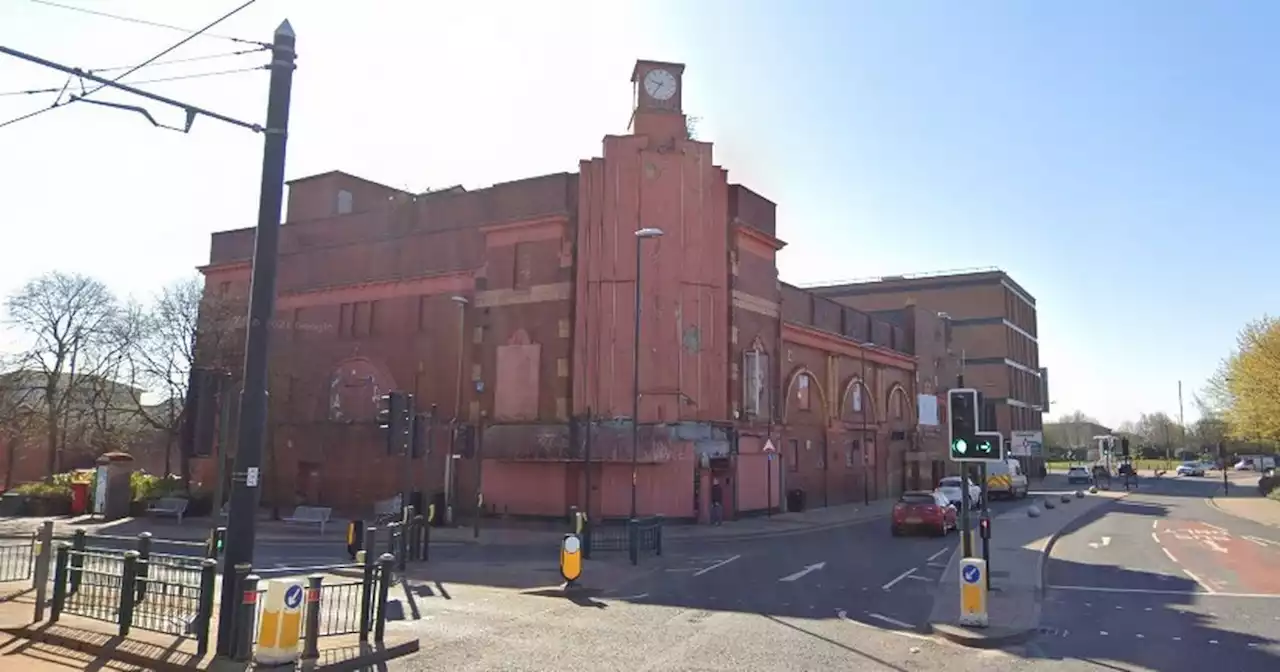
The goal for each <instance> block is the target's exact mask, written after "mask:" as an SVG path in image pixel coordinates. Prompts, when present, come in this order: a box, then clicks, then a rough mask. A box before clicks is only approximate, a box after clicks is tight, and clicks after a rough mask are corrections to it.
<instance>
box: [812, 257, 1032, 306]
mask: <svg viewBox="0 0 1280 672" xmlns="http://www.w3.org/2000/svg"><path fill="white" fill-rule="evenodd" d="M983 279H989V280H992V281H1002V282H1007V283H1009V285H1010V286H1011V287H1013V289H1014V290H1015V291H1017V292H1018V293H1020V294H1022V295H1023V296H1025V297H1026V298H1027V299H1029V300H1030V301H1031V303H1032V304H1034V303H1035V301H1036V298H1035V297H1034V296H1032V295H1031V292H1028V291H1027V290H1026V289H1025V288H1024V287H1023V286H1022V285H1020V284H1018V283H1017V281H1016V280H1014V279H1013V278H1011V277H1009V274H1008V273H1006V272H1005V271H1003V270H1001V269H1000V268H998V267H995V266H984V267H978V268H965V269H956V270H946V271H924V272H919V273H904V274H901V275H884V276H878V277H870V278H857V279H853V280H839V281H836V282H814V283H805V284H804V285H800V286H799V287H800V288H801V289H806V290H809V291H812V292H814V293H816V294H818V295H819V296H831V295H839V294H840V293H841V292H842V291H849V290H861V292H860V293H867V294H871V293H878V292H894V291H899V290H906V289H911V288H912V287H916V286H919V285H926V284H937V283H941V284H946V283H947V282H948V281H963V280H971V281H972V280H983ZM879 283H884V284H883V285H881V286H880V287H876V285H878V284H879Z"/></svg>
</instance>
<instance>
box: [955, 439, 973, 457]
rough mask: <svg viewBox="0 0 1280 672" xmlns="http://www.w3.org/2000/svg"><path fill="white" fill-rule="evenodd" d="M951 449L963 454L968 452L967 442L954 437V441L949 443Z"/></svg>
mask: <svg viewBox="0 0 1280 672" xmlns="http://www.w3.org/2000/svg"><path fill="white" fill-rule="evenodd" d="M951 449H952V450H954V451H955V452H957V453H959V454H961V455H964V454H965V453H967V452H969V444H967V443H965V441H964V439H956V441H955V443H953V444H951Z"/></svg>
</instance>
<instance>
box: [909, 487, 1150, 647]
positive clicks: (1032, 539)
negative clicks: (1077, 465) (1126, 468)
mask: <svg viewBox="0 0 1280 672" xmlns="http://www.w3.org/2000/svg"><path fill="white" fill-rule="evenodd" d="M1080 492H1084V491H1080ZM1129 494H1130V492H1129V491H1127V490H1120V491H1106V490H1099V491H1097V492H1096V493H1093V494H1085V495H1084V496H1083V497H1076V496H1074V493H1073V492H1064V493H1060V494H1059V493H1054V494H1049V495H1046V496H1043V497H1037V498H1036V499H1035V502H1034V503H1035V505H1036V508H1037V509H1039V515H1037V516H1035V517H1032V516H1030V515H1028V512H1027V511H1025V510H1023V511H1012V512H1008V513H1005V514H1003V515H1001V516H999V517H997V518H996V519H995V520H993V521H992V524H991V528H992V531H993V532H992V537H991V540H990V563H989V566H988V572H989V573H990V574H991V591H990V592H989V593H988V595H987V612H988V621H989V622H988V625H987V627H984V628H969V627H964V626H961V625H959V623H958V621H959V617H960V561H961V559H962V557H963V555H964V554H963V553H962V552H961V549H959V548H957V549H956V550H955V552H953V553H952V554H951V556H950V558H949V559H948V562H947V564H946V569H945V570H943V573H942V577H941V579H940V580H939V581H938V585H937V592H936V594H935V596H934V601H933V607H932V609H931V612H930V615H929V625H930V629H931V630H932V631H933V632H934V633H937V634H938V635H941V636H943V637H945V638H947V639H948V640H951V641H954V642H956V643H960V644H964V645H966V646H974V647H979V648H997V647H1000V646H1004V645H1008V644H1014V643H1019V642H1022V641H1026V640H1027V639H1030V638H1031V637H1032V636H1034V635H1035V634H1036V629H1037V628H1038V627H1039V625H1040V619H1041V611H1042V604H1041V603H1042V598H1043V595H1044V578H1045V565H1046V562H1047V558H1048V555H1047V554H1048V552H1049V549H1050V548H1051V547H1052V546H1053V544H1054V541H1055V540H1056V538H1057V536H1058V534H1059V533H1061V532H1062V531H1063V530H1064V529H1066V528H1067V527H1068V526H1069V525H1071V524H1072V523H1073V522H1074V521H1076V520H1077V519H1080V518H1081V517H1083V516H1086V515H1088V514H1089V513H1091V512H1093V511H1095V510H1096V509H1098V508H1099V507H1102V506H1106V505H1108V504H1110V503H1111V502H1113V501H1115V500H1118V499H1122V498H1124V497H1127V496H1129ZM997 530H998V532H996V531H997ZM976 552H977V548H976V547H975V553H976Z"/></svg>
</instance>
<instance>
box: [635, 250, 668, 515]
mask: <svg viewBox="0 0 1280 672" xmlns="http://www.w3.org/2000/svg"><path fill="white" fill-rule="evenodd" d="M661 235H662V229H655V228H651V227H647V228H643V229H640V230H639V231H636V300H635V303H636V320H635V322H636V324H635V342H634V352H633V353H632V359H631V517H632V518H635V517H636V469H637V465H638V464H639V457H640V261H641V259H640V252H641V247H642V246H643V245H644V240H645V239H646V238H657V237H659V236H661Z"/></svg>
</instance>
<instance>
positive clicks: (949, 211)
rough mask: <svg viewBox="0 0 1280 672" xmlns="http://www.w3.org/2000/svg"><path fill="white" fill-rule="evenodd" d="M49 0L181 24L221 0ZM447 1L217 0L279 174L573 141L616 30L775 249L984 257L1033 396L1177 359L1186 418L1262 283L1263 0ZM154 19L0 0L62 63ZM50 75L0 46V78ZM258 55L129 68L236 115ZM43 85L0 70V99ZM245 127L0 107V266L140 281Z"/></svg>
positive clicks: (626, 100)
mask: <svg viewBox="0 0 1280 672" xmlns="http://www.w3.org/2000/svg"><path fill="white" fill-rule="evenodd" d="M58 2H60V3H61V4H67V5H72V6H78V7H85V8H91V9H97V10H101V11H108V12H111V13H115V14H121V15H126V16H132V17H139V18H145V19H148V20H151V21H159V22H164V23H171V24H175V25H179V26H191V27H196V26H199V25H202V24H203V23H206V22H207V21H208V20H210V19H212V18H214V17H216V16H218V15H219V14H221V13H223V12H225V11H226V10H228V9H230V8H231V7H233V6H234V5H236V4H239V3H238V2H231V1H230V0H191V1H189V2H183V3H173V2H166V1H164V0H109V1H108V0H58ZM448 4H454V5H459V4H460V5H465V6H464V7H449V6H447V4H446V3H443V2H421V3H358V4H345V7H346V8H345V9H343V8H342V6H340V4H339V3H330V2H303V1H302V0H260V1H259V2H257V3H256V4H255V5H254V6H252V7H251V8H249V9H247V10H245V11H244V12H243V13H242V14H240V15H238V16H236V17H235V18H233V19H232V20H230V21H228V22H227V23H226V24H225V25H223V26H220V27H219V31H220V32H221V33H222V34H231V35H236V36H248V37H254V38H258V39H268V36H269V35H270V32H271V30H272V29H273V28H274V27H275V25H276V24H278V23H279V21H280V20H281V19H282V18H285V17H288V18H289V19H290V20H291V21H292V23H293V25H294V27H295V29H296V30H297V32H298V35H299V49H300V52H301V60H300V63H299V70H298V76H297V80H296V84H295V87H296V88H295V97H294V105H295V107H294V117H293V128H292V135H291V142H290V148H289V151H290V156H289V169H288V174H289V176H290V177H299V176H303V175H307V174H313V173H316V172H321V171H324V170H329V169H334V168H340V169H345V170H348V171H351V172H354V173H356V174H359V175H362V176H365V177H368V178H370V179H374V180H378V181H381V182H385V183H387V184H391V185H395V186H400V187H405V188H410V189H416V190H420V189H424V188H426V187H432V186H434V187H440V186H448V185H451V184H457V183H462V184H465V185H467V186H484V185H486V184H491V183H493V182H498V181H503V180H508V179H515V178H519V177H525V176H529V175H534V174H539V173H546V172H553V171H561V170H573V169H574V168H575V167H576V164H577V161H578V159H580V158H584V157H589V156H592V155H595V154H598V152H599V148H600V138H601V136H603V135H605V134H608V133H622V132H625V128H626V121H627V117H628V113H629V104H630V83H629V81H628V78H629V75H630V70H631V65H632V63H633V62H634V60H635V59H636V58H651V59H659V60H674V61H681V62H684V63H686V64H687V68H688V69H687V71H686V94H685V107H686V109H687V111H688V112H689V113H691V114H693V115H697V116H699V117H701V121H700V123H699V134H700V136H701V137H702V138H703V139H706V140H710V141H713V142H715V143H716V155H717V160H718V161H719V162H720V163H721V164H722V165H724V166H725V167H726V168H728V169H729V171H730V177H731V179H733V180H735V181H740V182H743V183H745V184H748V185H749V186H751V187H752V188H753V189H755V190H756V191H758V192H760V193H762V194H764V195H765V196H767V197H769V198H770V199H772V200H774V201H776V202H777V203H778V204H779V235H780V236H781V237H782V238H783V239H784V240H786V241H787V242H788V243H789V245H788V248H787V249H786V251H785V252H784V253H783V255H782V256H781V261H780V265H781V268H782V274H783V277H784V279H786V280H788V281H791V282H798V283H809V282H819V281H829V280H839V279H848V278H859V277H867V276H875V275H883V274H892V273H904V272H915V271H926V270H939V269H960V268H969V267H978V266H999V267H1001V268H1003V269H1004V270H1006V271H1007V272H1008V273H1010V275H1012V276H1013V277H1014V278H1015V279H1016V280H1017V281H1018V282H1019V283H1020V284H1022V285H1023V286H1024V287H1025V288H1027V290H1028V291H1030V292H1031V293H1032V294H1033V295H1034V296H1035V297H1036V299H1037V301H1038V304H1039V320H1040V324H1039V327H1040V335H1041V362H1042V364H1044V365H1045V366H1048V367H1050V369H1051V372H1052V373H1051V384H1052V390H1051V398H1052V400H1053V401H1055V402H1056V403H1055V405H1054V407H1053V411H1052V415H1054V416H1056V415H1059V414H1061V413H1064V412H1069V411H1071V410H1075V409H1080V410H1083V411H1085V412H1086V413H1089V414H1091V415H1094V416H1096V417H1098V418H1100V419H1101V420H1103V421H1104V422H1108V423H1113V424H1114V423H1119V422H1120V421H1122V420H1125V419H1129V418H1134V417H1136V416H1137V414H1138V413H1140V412H1143V411H1147V412H1150V411H1155V410H1164V411H1166V412H1169V413H1170V414H1171V415H1175V417H1176V413H1177V411H1178V402H1177V383H1178V381H1179V380H1182V381H1184V384H1185V386H1186V388H1187V395H1186V396H1187V404H1186V411H1187V414H1188V419H1191V418H1193V417H1194V416H1195V413H1194V409H1193V405H1192V404H1191V403H1190V392H1191V391H1192V390H1194V389H1196V388H1198V387H1199V386H1200V385H1201V384H1202V382H1203V380H1204V379H1205V378H1206V377H1207V376H1208V375H1209V374H1210V373H1211V372H1212V370H1213V369H1214V367H1215V366H1216V364H1217V362H1218V361H1219V360H1220V358H1221V357H1222V356H1223V355H1225V354H1226V353H1227V352H1228V351H1229V350H1230V348H1231V347H1232V345H1233V342H1234V336H1235V333H1236V331H1237V330H1238V328H1239V327H1240V326H1241V325H1242V324H1243V323H1244V322H1246V321H1247V320H1249V319H1252V318H1254V317H1257V316H1260V315H1261V314H1263V313H1266V312H1272V313H1275V312H1277V307H1276V298H1275V297H1276V296H1277V294H1276V292H1275V291H1274V290H1272V291H1268V290H1269V289H1270V288H1271V287H1274V286H1275V285H1276V282H1277V279H1278V278H1277V276H1278V275H1280V273H1278V272H1277V271H1276V270H1274V269H1275V266H1274V265H1272V264H1270V263H1268V262H1271V261H1272V259H1273V256H1268V257H1265V258H1264V255H1265V254H1268V253H1271V254H1272V255H1273V254H1274V252H1273V251H1274V250H1275V249H1276V245H1277V242H1280V241H1277V236H1280V233H1273V231H1276V230H1277V227H1276V226H1275V223H1276V220H1277V215H1280V189H1277V188H1275V186H1274V185H1275V184H1276V182H1277V175H1280V158H1277V157H1280V130H1278V129H1280V126H1278V125H1277V124H1276V123H1275V119H1276V116H1277V110H1280V87H1277V85H1276V77H1275V73H1276V72H1278V71H1280V42H1277V41H1276V40H1275V39H1274V37H1273V34H1269V33H1268V30H1269V28H1268V27H1274V26H1275V25H1277V20H1280V4H1274V3H1264V2H1214V3H1205V2H1176V1H1165V2H1154V1H1149V2H1139V1H1128V2H1124V3H1116V2H1101V1H1096V0H1090V1H1084V0H1073V1H1071V2H1065V1H1064V2H1012V1H1009V2H964V3H954V2H898V1H893V0H883V1H880V2H860V1H852V0H848V1H845V2H839V1H835V0H833V1H830V2H827V1H821V0H804V1H801V2H794V3H780V2H764V1H762V0H754V1H753V0H746V1H743V0H739V1H735V2H729V1H728V0H705V1H703V2H680V1H678V0H665V1H659V2H649V3H598V2H596V3H589V2H570V1H568V0H566V1H564V2H547V3H540V4H537V5H536V6H535V5H534V3H514V2H501V1H498V0H491V1H489V2H481V1H477V2H473V3H448ZM354 7H359V8H360V9H353V8H354ZM181 37H182V34H181V33H177V32H172V31H164V30H160V29H156V28H152V27H146V26H138V25H133V24H129V23H126V22H122V21H113V20H109V19H104V18H101V17H94V16H86V15H83V14H80V13H76V12H72V11H68V10H64V9H58V8H55V7H49V6H47V5H41V4H38V3H33V2H30V1H28V0H0V43H2V44H5V45H6V46H10V47H13V48H17V49H22V50H26V51H31V52H35V53H38V54H40V55H42V56H45V57H48V58H52V59H54V60H61V61H64V62H67V63H69V64H72V65H77V66H83V67H108V66H113V65H125V64H130V63H134V62H138V61H141V60H143V59H145V58H147V57H149V56H151V55H152V54H154V53H155V52H157V51H159V50H160V49H163V48H164V47H166V46H168V45H169V44H171V43H172V42H174V41H176V40H177V39H181ZM235 48H236V46H235V45H233V44H230V43H228V42H225V41H219V40H216V39H201V40H195V41H193V42H192V43H191V44H190V45H188V46H187V47H184V48H183V50H181V51H179V52H175V53H174V54H173V56H174V57H185V56H192V55H210V54H218V53H225V52H227V51H228V50H231V49H235ZM262 62H264V59H262V57H261V55H260V54H259V55H249V56H241V57H235V58H233V59H231V61H229V62H225V63H224V62H223V61H218V60H215V61H209V62H201V63H188V64H177V65H173V66H162V67H161V68H156V69H152V70H144V71H142V72H140V73H138V75H136V76H135V77H134V79H141V78H146V77H161V76H169V75H177V74H199V73H203V72H210V71H215V70H222V69H227V68H228V67H235V66H237V65H238V66H243V65H246V64H247V65H257V64H260V63H262ZM61 83H62V78H61V77H59V76H58V75H56V74H55V73H50V72H48V71H43V70H41V69H39V68H35V67H32V66H28V65H25V64H22V63H18V62H15V61H13V60H12V59H7V58H5V59H0V90H4V91H9V90H14V89H25V88H32V87H45V86H58V85H60V84H61ZM265 86H266V79H265V76H264V75H262V74H261V73H249V74H241V75H232V76H226V77H210V78H204V79H194V80H189V81H181V82H168V83H163V84H154V85H148V88H149V89H151V90H154V91H156V92H158V93H163V94H165V95H170V96H174V97H178V98H181V99H183V100H188V101H191V102H194V103H197V104H202V105H206V106H209V107H211V108H214V109H217V110H218V111H219V112H224V113H227V114H231V115H233V116H237V117H239V118H243V119H251V120H257V119H261V117H262V114H263V109H264V93H265ZM103 99H105V100H118V101H122V102H124V101H128V102H134V103H136V102H137V101H129V100H128V99H127V97H123V96H103ZM45 100H46V99H40V98H34V97H24V96H18V97H0V119H6V118H9V117H11V116H16V115H18V114H21V113H23V112H25V111H27V110H30V109H32V108H33V107H36V106H39V105H40V104H42V103H43V102H44V101H45ZM153 112H156V113H162V114H167V115H168V118H165V119H164V120H165V121H172V120H174V119H176V118H177V116H178V115H177V113H174V112H172V111H166V110H163V109H160V108H156V109H154V110H153ZM260 152H261V139H260V138H259V137H256V136H254V135H252V134H249V133H246V132H244V131H242V130H239V129H236V128H232V127H228V126H225V125H220V124H218V123H217V122H213V121H210V120H207V119H202V120H200V121H198V122H197V124H196V126H195V128H194V130H193V132H192V133H191V134H190V135H186V136H183V135H179V134H176V133H171V132H165V131H157V130H154V129H152V128H150V127H149V126H148V125H147V124H146V123H145V122H144V121H143V120H141V119H140V118H139V117H136V116H134V115H130V114H127V113H123V112H117V111H114V110H108V109H105V108H100V107H93V106H88V105H75V106H71V107H68V108H66V109H64V110H58V111H56V112H54V113H50V114H47V115H42V116H41V117H38V118H36V119H32V120H30V121H27V122H23V123H22V124H15V125H14V126H11V127H8V128H0V153H2V154H3V156H4V157H5V160H4V161H3V162H2V164H3V165H0V180H3V181H4V183H5V185H6V188H5V192H6V194H7V195H6V205H5V208H4V211H3V212H4V213H5V220H6V227H5V230H6V236H11V237H10V238H9V240H8V242H7V244H6V245H5V247H6V249H25V250H42V249H44V250H47V249H53V250H56V252H53V253H50V254H22V255H18V256H17V257H12V256H10V255H7V256H9V257H10V258H9V259H7V260H6V264H5V265H3V266H0V291H3V292H4V293H8V292H10V291H12V290H13V289H14V288H16V287H17V286H19V285H20V284H21V282H22V281H24V280H25V279H27V278H28V277H30V276H32V275H35V274H37V273H40V272H43V271H45V270H49V269H51V268H53V267H54V266H57V267H59V268H62V269H64V270H76V271H81V272H85V273H90V274H93V275H96V276H98V277H100V278H102V279H103V280H105V281H107V282H108V283H109V284H110V285H111V286H112V287H113V288H114V289H116V290H117V291H119V292H120V293H121V294H126V295H133V296H136V297H139V298H145V297H146V296H147V295H148V294H149V293H151V292H153V291H155V288H156V287H158V286H159V285H162V284H164V283H165V282H168V281H171V280H173V279H176V278H179V277H182V276H184V275H187V274H189V273H190V272H191V268H192V267H193V266H195V265H198V264H199V263H201V262H202V261H204V260H205V259H206V258H207V250H208V237H207V236H208V234H209V232H211V231H214V230H219V229H225V228H232V227H239V226H246V225H249V224H251V223H252V221H253V217H254V209H255V207H256V203H257V177H258V175H257V172H258V161H259V158H258V157H259V155H260ZM1264 185H1265V186H1264ZM1267 187H1270V188H1267ZM11 222H24V223H25V222H38V223H39V224H40V226H39V228H38V229H35V230H33V231H29V232H20V233H16V234H15V233H13V232H12V231H11V225H10V223H11ZM1268 225H1270V226H1268ZM51 231H57V232H58V234H59V235H58V236H57V237H58V239H59V241H60V242H58V243H56V244H55V243H50V242H49V235H50V232H51ZM11 245H12V246H13V247H11Z"/></svg>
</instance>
